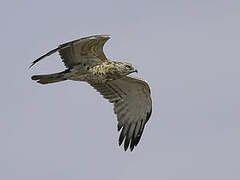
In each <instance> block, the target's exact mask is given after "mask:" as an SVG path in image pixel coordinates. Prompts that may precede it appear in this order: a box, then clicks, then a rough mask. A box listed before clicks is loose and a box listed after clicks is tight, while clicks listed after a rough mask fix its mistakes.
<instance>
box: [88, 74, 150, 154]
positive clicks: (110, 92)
mask: <svg viewBox="0 0 240 180" xmlns="http://www.w3.org/2000/svg"><path fill="white" fill-rule="evenodd" d="M91 85H92V86H93V87H94V88H95V89H96V90H97V91H99V92H100V93H101V94H102V95H103V97H104V98H106V99H108V100H109V101H110V102H111V103H114V113H115V114H116V115H117V119H118V130H121V129H122V130H121V134H120V137H119V145H121V144H122V142H123V140H124V149H125V150H127V149H128V147H129V144H130V149H131V150H133V148H134V147H135V146H137V144H138V142H139V140H140V138H141V136H142V133H143V129H144V127H145V124H146V123H147V121H148V119H149V118H150V116H151V112H152V100H151V95H150V88H149V86H148V84H147V82H146V81H144V80H141V79H137V78H134V77H128V76H127V77H124V78H121V79H117V80H113V81H109V82H107V83H105V84H91Z"/></svg>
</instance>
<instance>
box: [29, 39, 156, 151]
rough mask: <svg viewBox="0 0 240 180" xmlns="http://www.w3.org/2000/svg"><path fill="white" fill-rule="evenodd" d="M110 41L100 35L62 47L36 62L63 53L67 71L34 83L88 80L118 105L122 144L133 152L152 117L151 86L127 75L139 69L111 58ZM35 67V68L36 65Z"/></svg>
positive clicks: (40, 76)
mask: <svg viewBox="0 0 240 180" xmlns="http://www.w3.org/2000/svg"><path fill="white" fill-rule="evenodd" d="M109 38H110V36H107V35H96V36H90V37H86V38H82V39H79V40H75V41H72V42H69V43H65V44H62V45H60V46H59V47H58V48H56V49H54V50H52V51H50V52H48V53H47V54H45V55H43V56H41V57H40V58H38V59H37V60H35V61H34V62H33V64H32V65H34V64H35V63H37V62H38V61H40V60H41V59H43V58H44V57H46V56H49V55H51V54H53V53H55V52H57V51H58V52H59V53H60V55H61V57H62V59H63V62H64V64H65V65H66V67H67V68H68V69H67V70H65V71H63V72H59V73H54V74H47V75H34V76H32V79H33V80H36V81H37V82H38V83H40V84H49V83H55V82H60V81H64V80H74V81H84V82H87V83H89V84H90V85H91V86H93V87H94V88H95V89H96V90H98V91H99V92H100V93H101V94H102V95H103V96H104V98H106V99H108V100H109V101H110V102H111V103H114V112H115V113H116V114H117V118H118V121H119V122H118V130H120V129H122V131H121V135H120V137H119V144H120V145H121V143H122V142H123V140H124V139H125V141H124V148H125V150H127V148H128V147H129V144H130V149H131V150H133V148H134V146H136V145H137V144H138V142H139V140H140V138H141V135H142V132H143V129H144V126H145V124H146V122H147V121H148V119H149V118H150V115H151V111H152V105H151V104H152V103H151V97H150V88H149V86H148V84H147V83H146V82H145V81H143V80H141V79H137V78H134V77H129V76H127V75H128V74H130V73H133V72H137V70H136V69H135V68H134V67H133V66H132V65H131V64H129V63H123V62H116V61H111V60H109V59H107V58H106V57H105V55H104V53H103V45H104V43H105V42H106V41H107V40H108V39H109ZM32 65H31V66H32Z"/></svg>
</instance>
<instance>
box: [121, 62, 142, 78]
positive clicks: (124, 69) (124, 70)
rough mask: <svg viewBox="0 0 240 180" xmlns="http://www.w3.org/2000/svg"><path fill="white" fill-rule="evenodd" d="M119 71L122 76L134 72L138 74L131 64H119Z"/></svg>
mask: <svg viewBox="0 0 240 180" xmlns="http://www.w3.org/2000/svg"><path fill="white" fill-rule="evenodd" d="M117 69H118V72H119V73H120V75H121V76H126V75H128V74H131V73H133V72H138V71H137V69H135V68H134V67H133V65H132V64H130V63H125V62H119V63H117Z"/></svg>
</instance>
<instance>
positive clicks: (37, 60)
mask: <svg viewBox="0 0 240 180" xmlns="http://www.w3.org/2000/svg"><path fill="white" fill-rule="evenodd" d="M59 49H60V47H58V48H56V49H53V50H51V51H49V52H48V53H46V54H44V55H42V56H41V57H39V58H37V59H36V60H35V61H33V62H32V64H31V65H30V66H29V68H28V69H30V68H31V67H32V66H34V64H36V63H37V62H39V61H40V60H42V59H43V58H45V57H47V56H50V55H52V54H53V53H55V52H57V51H58V50H59Z"/></svg>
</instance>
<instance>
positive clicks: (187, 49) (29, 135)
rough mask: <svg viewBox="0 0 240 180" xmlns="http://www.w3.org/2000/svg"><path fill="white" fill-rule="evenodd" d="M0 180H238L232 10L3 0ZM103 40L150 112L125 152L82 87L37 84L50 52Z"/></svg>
mask: <svg viewBox="0 0 240 180" xmlns="http://www.w3.org/2000/svg"><path fill="white" fill-rule="evenodd" d="M0 20H1V21H0V22H1V34H0V39H1V43H0V48H1V61H0V65H1V76H0V80H1V95H0V96H1V97H0V98H1V102H0V111H1V113H0V114H1V120H0V142H1V145H0V179H4V180H16V179H18V180H32V179H34V180H42V179H44V180H65V179H71V180H77V179H109V180H113V179H114V180H122V179H138V180H143V179H167V180H193V179H194V180H202V179H205V180H213V179H217V180H226V179H228V180H229V179H231V180H239V179H240V155H239V152H240V144H239V139H240V121H239V120H240V94H239V92H240V84H239V77H240V70H239V69H240V61H239V59H240V50H239V46H240V33H239V32H240V2H239V1H233V0H225V1H221V0H218V1H216V0H215V1H213V0H202V1H196V0H195V1H187V0H183V1H123V0H122V1H106V0H102V1H64V2H62V1H56V0H54V1H45V0H42V1H24V0H23V1H4V2H1V4H0ZM93 34H111V35H112V39H111V40H109V41H108V42H107V44H106V46H105V53H106V55H107V56H108V57H109V58H110V59H113V60H117V61H127V62H130V63H132V64H134V65H135V66H136V67H137V69H138V70H139V73H138V75H137V76H139V77H141V78H144V79H146V80H147V81H148V82H149V84H150V87H151V90H152V98H153V114H152V117H151V119H150V121H149V122H148V123H147V126H146V128H145V131H144V134H143V137H142V139H141V141H140V143H139V145H138V146H137V147H136V148H135V149H134V151H133V152H129V151H128V152H125V151H124V150H123V148H122V147H118V141H117V140H118V136H119V134H118V132H117V120H116V117H115V115H114V113H113V110H112V105H111V104H109V103H108V102H107V100H105V99H103V98H102V97H101V96H100V95H99V94H98V93H96V92H95V90H93V89H92V88H91V87H90V86H89V85H87V84H86V83H81V82H73V81H65V82H62V83H57V84H52V85H45V86H43V85H39V84H37V83H35V82H33V81H31V79H30V77H31V75H33V74H38V73H48V72H57V71H60V70H63V69H64V66H63V65H62V63H61V61H60V58H59V56H58V55H53V56H51V57H49V58H48V59H45V61H42V63H39V64H38V65H36V66H35V67H33V68H32V69H31V70H28V69H27V68H28V66H29V65H30V63H31V61H32V60H34V59H35V58H37V57H39V56H40V55H42V54H43V53H46V52H47V51H48V50H51V49H52V48H55V47H56V46H57V45H58V44H61V43H64V42H67V41H70V40H73V39H77V38H80V37H84V36H89V35H93Z"/></svg>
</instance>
